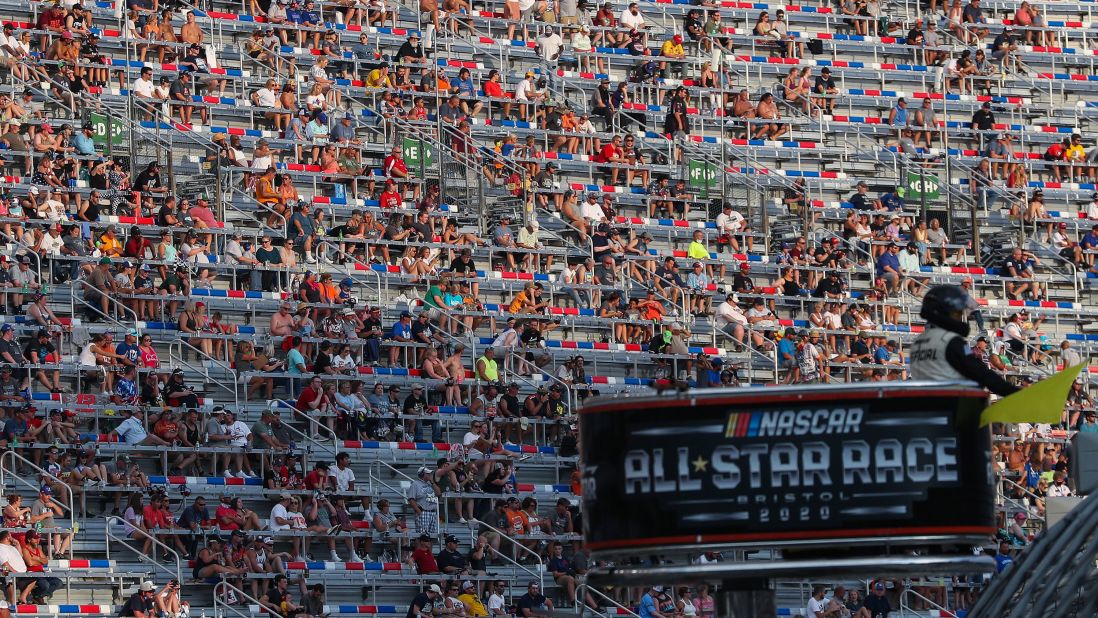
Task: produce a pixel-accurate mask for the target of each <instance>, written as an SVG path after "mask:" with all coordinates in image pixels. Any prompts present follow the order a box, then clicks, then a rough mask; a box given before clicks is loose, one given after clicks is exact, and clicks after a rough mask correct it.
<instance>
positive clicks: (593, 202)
mask: <svg viewBox="0 0 1098 618" xmlns="http://www.w3.org/2000/svg"><path fill="white" fill-rule="evenodd" d="M598 199H599V196H597V195H595V192H594V191H591V192H589V193H588V194H587V199H585V200H583V203H582V204H580V215H581V216H583V218H584V219H587V220H588V221H589V222H591V223H592V224H597V223H603V222H605V221H606V212H605V211H603V209H602V206H599V202H598Z"/></svg>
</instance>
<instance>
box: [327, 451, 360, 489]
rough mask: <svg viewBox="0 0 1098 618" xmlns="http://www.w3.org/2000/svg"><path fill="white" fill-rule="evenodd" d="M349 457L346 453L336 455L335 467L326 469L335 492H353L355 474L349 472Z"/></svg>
mask: <svg viewBox="0 0 1098 618" xmlns="http://www.w3.org/2000/svg"><path fill="white" fill-rule="evenodd" d="M350 464H351V456H350V455H348V454H347V453H340V454H338V455H336V465H335V467H334V468H329V469H328V477H329V478H331V479H332V485H334V486H335V490H336V491H340V492H349V491H354V490H355V473H354V470H351V465H350Z"/></svg>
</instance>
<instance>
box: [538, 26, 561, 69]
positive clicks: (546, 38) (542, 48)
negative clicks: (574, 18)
mask: <svg viewBox="0 0 1098 618" xmlns="http://www.w3.org/2000/svg"><path fill="white" fill-rule="evenodd" d="M537 43H538V52H539V53H540V54H541V58H542V60H545V61H546V62H553V61H555V60H556V59H557V57H559V56H560V50H561V49H563V48H564V39H562V38H560V35H559V34H557V31H556V30H554V29H553V28H552V27H551V26H545V27H544V28H542V30H541V35H540V36H538V39H537Z"/></svg>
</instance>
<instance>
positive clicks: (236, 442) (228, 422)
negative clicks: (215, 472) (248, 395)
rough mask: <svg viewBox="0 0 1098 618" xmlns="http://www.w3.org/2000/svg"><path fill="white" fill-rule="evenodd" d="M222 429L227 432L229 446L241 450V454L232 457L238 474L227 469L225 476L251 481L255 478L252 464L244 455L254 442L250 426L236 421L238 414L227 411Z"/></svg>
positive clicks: (234, 454) (222, 421)
mask: <svg viewBox="0 0 1098 618" xmlns="http://www.w3.org/2000/svg"><path fill="white" fill-rule="evenodd" d="M221 427H222V428H223V429H224V430H225V435H227V436H229V440H228V446H232V447H235V448H238V449H241V450H240V451H239V452H236V453H233V454H232V455H230V457H231V459H232V460H233V463H234V464H235V467H236V469H237V470H238V472H237V473H236V474H235V475H234V474H232V472H231V471H230V469H229V468H228V467H227V466H228V464H226V468H225V476H226V477H230V476H235V477H236V478H238V479H250V478H255V475H254V474H252V463H251V462H250V461H249V460H248V458H247V457H246V456H245V455H244V449H245V448H247V446H248V444H249V443H251V441H252V432H251V430H250V429H248V426H247V425H246V424H244V422H243V421H238V420H236V412H233V411H232V410H225V416H224V418H223V419H222V420H221Z"/></svg>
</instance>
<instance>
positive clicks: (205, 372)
mask: <svg viewBox="0 0 1098 618" xmlns="http://www.w3.org/2000/svg"><path fill="white" fill-rule="evenodd" d="M176 345H178V346H179V354H175V353H174V352H172V348H173V347H175V346H176ZM183 346H186V347H188V348H190V349H191V350H193V351H194V353H195V354H197V355H198V357H199V359H202V358H203V357H204V358H206V359H208V360H210V361H211V362H213V363H216V364H217V365H218V366H219V367H221V368H222V369H224V370H225V371H227V372H229V374H230V375H233V376H235V375H236V371H235V370H234V369H233V368H232V367H231V366H230V365H229V364H228V363H225V362H223V361H221V360H219V359H216V358H214V357H212V356H210V355H208V354H206V353H205V352H203V351H202V350H200V349H198V348H196V347H194V346H193V345H191V344H190V343H188V342H186V341H184V340H182V339H176V340H175V341H172V342H171V343H169V344H168V358H170V359H173V360H177V361H178V362H180V363H183V364H185V365H187V366H190V367H193V366H194V365H192V364H191V363H188V362H187V361H186V360H184V358H183ZM227 348H228V346H226V349H227ZM200 371H201V373H202V374H203V376H205V378H206V381H207V382H210V381H211V380H210V371H209V369H207V368H206V367H205V366H202V367H201V368H200ZM213 383H214V384H215V385H216V386H219V387H220V388H222V389H224V390H226V391H228V392H230V393H232V394H233V403H234V404H235V405H236V406H237V407H239V406H240V393H239V390H238V388H237V387H238V386H239V385H238V383H237V381H236V380H235V379H234V380H233V381H232V384H233V388H229V387H228V386H226V385H225V384H223V383H222V382H220V381H213Z"/></svg>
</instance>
